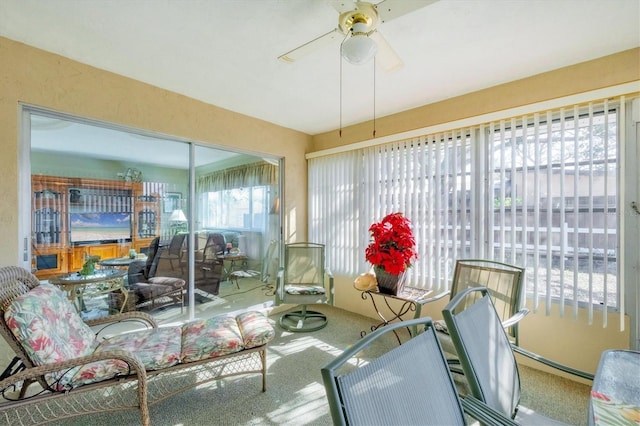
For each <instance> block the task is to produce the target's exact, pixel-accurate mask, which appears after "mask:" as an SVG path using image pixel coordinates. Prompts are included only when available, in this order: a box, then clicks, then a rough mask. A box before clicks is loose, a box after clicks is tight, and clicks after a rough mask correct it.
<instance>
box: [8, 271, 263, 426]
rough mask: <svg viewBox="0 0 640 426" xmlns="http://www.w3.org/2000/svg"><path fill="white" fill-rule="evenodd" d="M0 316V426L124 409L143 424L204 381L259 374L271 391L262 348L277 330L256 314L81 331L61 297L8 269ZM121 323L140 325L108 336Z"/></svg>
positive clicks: (110, 321) (140, 316)
mask: <svg viewBox="0 0 640 426" xmlns="http://www.w3.org/2000/svg"><path fill="white" fill-rule="evenodd" d="M0 314H2V315H0V333H1V334H2V336H3V337H4V339H5V340H6V342H7V343H8V345H9V346H10V348H11V349H13V351H14V352H15V354H16V358H14V361H13V362H12V363H11V365H10V366H9V367H8V368H7V369H6V370H5V371H4V373H2V375H1V376H0V394H1V395H2V397H3V398H4V399H5V401H3V403H2V404H0V424H11V425H16V424H19V425H25V424H42V423H48V422H52V421H56V422H59V421H61V420H63V419H65V418H69V417H74V416H78V415H86V414H91V413H96V412H104V411H115V410H121V409H127V408H128V409H138V410H139V411H140V418H141V424H143V425H145V426H146V425H149V424H150V423H151V420H150V417H149V408H148V407H149V405H150V404H153V403H156V402H159V401H162V400H164V399H166V398H168V397H171V396H172V395H175V394H177V393H179V392H182V391H184V390H187V389H190V388H193V387H196V386H198V385H200V384H202V383H207V382H210V381H214V380H220V379H222V378H225V377H229V376H235V375H243V374H252V375H253V374H260V375H261V376H262V391H263V392H264V391H265V390H266V346H267V343H268V342H269V341H270V340H271V339H272V338H273V337H274V335H275V332H274V329H273V327H272V325H271V323H270V322H269V320H268V319H267V317H266V316H265V315H264V314H262V313H260V312H243V313H240V314H238V315H236V316H217V317H212V318H209V319H207V320H196V321H193V322H187V323H185V324H182V325H173V326H166V327H158V325H157V323H156V321H155V320H154V319H153V317H151V316H149V315H148V314H145V313H143V312H127V313H123V314H118V315H113V316H110V317H106V318H102V319H97V320H92V321H87V322H86V323H85V322H83V321H82V319H81V318H80V315H79V314H78V312H77V311H76V308H75V307H74V306H73V305H72V304H71V302H70V301H69V300H68V299H67V297H66V295H65V294H64V293H63V292H62V291H61V290H60V289H58V288H57V287H55V286H53V285H50V284H41V283H40V282H39V281H38V279H37V278H36V277H35V276H34V275H32V274H31V273H30V272H29V271H27V270H25V269H23V268H20V267H16V266H7V267H2V268H0ZM125 322H133V323H134V325H136V326H137V327H138V328H139V327H140V326H141V325H143V326H144V327H143V329H139V330H135V331H130V332H127V333H122V334H114V335H111V336H108V337H104V335H105V334H106V333H107V332H108V333H112V332H115V331H117V330H116V329H115V328H113V327H112V326H113V325H114V324H122V323H125ZM92 326H93V327H94V328H93V329H92V328H91V327H92ZM96 329H97V330H98V332H97V334H96V332H95V330H96ZM129 329H131V327H130V326H129ZM37 385H39V386H37Z"/></svg>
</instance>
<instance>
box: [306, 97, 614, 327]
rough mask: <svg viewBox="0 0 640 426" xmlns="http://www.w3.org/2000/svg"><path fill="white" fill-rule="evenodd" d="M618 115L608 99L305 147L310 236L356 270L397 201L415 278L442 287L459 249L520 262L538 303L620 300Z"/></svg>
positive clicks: (342, 266)
mask: <svg viewBox="0 0 640 426" xmlns="http://www.w3.org/2000/svg"><path fill="white" fill-rule="evenodd" d="M621 121H622V117H621V115H620V114H619V110H618V104H617V103H615V104H614V103H612V102H604V103H600V104H589V105H587V106H582V107H579V106H576V107H571V108H565V109H560V110H556V111H548V112H544V113H539V114H532V115H529V116H523V117H517V118H513V119H510V120H503V121H498V122H493V123H488V124H484V125H478V126H475V127H471V128H467V129H458V130H452V131H447V132H442V133H439V134H433V135H427V136H422V137H418V138H414V139H410V140H405V141H399V142H394V143H389V144H384V145H377V146H371V147H366V148H361V149H357V150H352V151H349V152H345V153H340V154H333V155H328V156H325V157H315V158H310V159H309V194H310V198H309V199H310V223H309V236H310V239H311V240H312V241H317V242H320V243H324V244H326V245H327V247H328V250H327V259H328V264H329V266H330V267H331V269H332V270H333V272H334V273H336V274H345V275H351V276H354V275H357V274H359V273H361V272H363V271H365V270H367V269H368V268H369V267H370V265H368V264H367V263H366V261H365V259H364V248H365V247H366V245H367V244H368V242H369V232H368V227H369V225H370V224H371V223H373V222H376V221H379V220H380V219H381V218H382V217H383V216H384V215H386V214H387V213H390V212H394V211H401V212H403V213H404V214H405V215H406V216H407V217H409V218H410V219H411V221H412V223H413V228H414V233H415V236H416V240H417V241H416V242H417V249H418V253H419V259H418V261H416V262H415V263H414V265H413V267H412V268H410V269H409V277H408V280H409V281H408V282H409V283H410V284H409V285H411V286H414V287H419V288H430V289H433V290H435V291H439V290H443V289H445V288H448V286H449V284H450V281H451V278H452V272H453V266H454V264H455V261H456V260H457V259H461V258H487V259H494V260H500V261H504V262H509V263H514V264H518V265H521V266H524V267H526V270H527V273H526V280H527V291H528V293H529V296H530V297H532V298H533V299H534V306H535V308H536V309H537V308H538V305H539V303H540V302H541V301H543V302H544V306H545V308H546V310H547V312H549V311H550V306H551V302H552V301H553V302H556V301H559V302H560V303H561V312H562V313H564V309H565V305H566V306H573V308H574V313H575V314H576V315H577V308H578V306H580V305H585V306H587V307H588V308H589V312H590V313H592V311H593V308H594V306H602V307H604V309H605V310H606V309H607V308H614V309H620V308H621V306H620V300H621V297H620V296H621V288H620V287H619V282H618V273H617V271H618V269H619V267H620V264H619V259H620V258H621V252H620V250H621V248H620V245H619V231H618V226H619V223H618V221H617V219H616V218H617V211H618V205H619V202H620V200H619V191H618V182H619V179H618V174H619V173H620V172H621V171H620V170H619V168H620V167H619V162H618V157H619V153H620V149H619V141H618V140H619V132H620V129H619V127H623V126H621V125H620V122H621ZM590 318H591V315H590ZM605 321H606V319H605Z"/></svg>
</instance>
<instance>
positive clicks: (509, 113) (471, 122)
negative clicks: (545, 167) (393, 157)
mask: <svg viewBox="0 0 640 426" xmlns="http://www.w3.org/2000/svg"><path fill="white" fill-rule="evenodd" d="M638 92H640V80H636V81H632V82H629V83H624V84H619V85H616V86H610V87H604V88H602V89H596V90H591V91H589V92H584V93H578V94H575V95H569V96H563V97H561V98H556V99H550V100H547V101H542V102H536V103H533V104H528V105H523V106H520V107H516V108H509V109H505V110H501V111H496V112H491V113H488V114H482V115H477V116H475V117H469V118H464V119H461V120H456V121H450V122H447V123H442V124H436V125H434V126H428V127H422V128H419V129H415V130H409V131H406V132H402V133H396V134H393V135H388V136H383V137H380V138H374V139H368V140H365V141H362V142H356V143H352V144H349V145H343V146H339V147H336V148H330V149H324V150H321V151H315V152H310V153H308V154H306V155H305V157H306V159H307V160H309V159H311V158H318V157H324V156H326V155H332V154H338V153H341V152H346V151H352V150H355V149H361V148H367V147H370V146H374V145H379V144H383V143H387V142H394V141H399V140H405V139H410V138H415V137H419V136H424V135H430V134H433V133H438V132H442V131H446V130H452V129H460V128H463V127H471V126H476V125H479V124H482V123H488V122H491V121H498V120H502V119H506V118H511V117H519V116H522V115H526V114H532V113H534V112H539V111H547V110H550V109H556V108H561V107H563V106H567V105H576V104H582V103H586V102H592V101H595V100H599V99H606V98H610V97H614V96H622V95H629V94H632V95H633V94H638Z"/></svg>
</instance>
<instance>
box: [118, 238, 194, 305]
mask: <svg viewBox="0 0 640 426" xmlns="http://www.w3.org/2000/svg"><path fill="white" fill-rule="evenodd" d="M159 245H160V239H159V238H158V237H156V238H154V239H153V241H152V242H151V244H150V245H149V252H148V253H147V260H146V261H143V260H136V261H133V262H131V264H130V265H129V270H128V271H127V275H128V286H129V291H130V292H133V296H134V298H135V306H136V308H137V309H138V308H139V309H148V310H154V309H158V308H160V307H163V306H168V305H173V304H176V303H179V304H180V312H182V310H183V309H184V287H185V281H184V280H183V279H181V278H173V277H156V276H155V274H156V271H157V269H158V261H159V260H160V251H159V249H158V248H159Z"/></svg>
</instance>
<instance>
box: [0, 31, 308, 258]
mask: <svg viewBox="0 0 640 426" xmlns="http://www.w3.org/2000/svg"><path fill="white" fill-rule="evenodd" d="M0 58H2V59H1V60H0V146H2V156H1V157H0V169H1V170H2V175H3V177H2V183H1V184H0V199H1V200H2V203H0V226H1V230H2V231H1V234H2V241H3V244H0V265H15V264H17V263H18V262H19V261H20V256H21V254H22V253H21V251H20V249H19V247H20V242H19V239H20V238H21V236H20V235H19V231H18V219H17V218H18V211H19V210H18V138H19V133H18V129H19V104H20V103H26V104H30V105H35V106H38V107H43V108H48V109H52V110H55V111H61V112H64V113H69V114H73V115H77V116H80V117H87V118H91V119H96V120H102V121H106V122H111V123H118V124H123V125H126V126H130V127H134V128H140V129H145V130H151V131H155V132H159V133H163V134H166V135H172V136H177V137H181V138H186V139H189V140H193V141H198V142H204V143H209V144H213V145H216V146H219V147H224V146H229V147H233V149H241V150H248V151H252V152H254V153H264V154H271V155H276V156H281V157H285V197H286V198H285V200H284V212H285V230H284V233H285V236H286V238H287V239H289V240H290V241H293V240H296V239H300V240H302V241H304V240H305V238H306V234H307V210H306V208H307V202H306V199H307V186H306V181H307V163H306V160H305V158H304V154H305V152H308V151H309V147H310V142H311V138H310V137H309V136H307V135H305V134H303V133H300V132H296V131H293V130H291V129H286V128H283V127H279V126H276V125H274V124H270V123H267V122H265V121H261V120H256V119H254V118H250V117H247V116H244V115H241V114H237V113H234V112H230V111H227V110H224V109H221V108H217V107H215V106H211V105H208V104H205V103H202V102H199V101H196V100H194V99H190V98H187V97H185V96H182V95H178V94H175V93H172V92H169V91H166V90H162V89H159V88H157V87H153V86H150V85H148V84H144V83H141V82H138V81H135V80H132V79H129V78H125V77H122V76H119V75H116V74H112V73H109V72H107V71H103V70H100V69H97V68H93V67H90V66H87V65H84V64H80V63H78V62H75V61H72V60H69V59H67V58H64V57H61V56H58V55H54V54H50V53H47V52H44V51H42V50H38V49H34V48H32V47H29V46H26V45H24V44H21V43H17V42H14V41H12V40H8V39H6V38H2V37H0Z"/></svg>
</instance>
